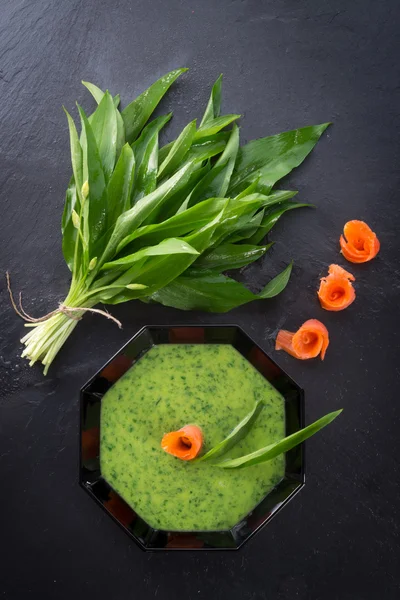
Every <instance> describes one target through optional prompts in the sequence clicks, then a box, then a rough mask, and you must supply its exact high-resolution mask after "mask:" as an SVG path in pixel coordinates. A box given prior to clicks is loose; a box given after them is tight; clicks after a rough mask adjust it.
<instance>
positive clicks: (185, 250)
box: [102, 238, 199, 270]
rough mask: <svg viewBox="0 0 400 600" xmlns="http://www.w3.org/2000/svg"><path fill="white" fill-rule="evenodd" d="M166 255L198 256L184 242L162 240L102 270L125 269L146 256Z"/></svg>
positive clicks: (172, 239) (171, 239) (107, 264)
mask: <svg viewBox="0 0 400 600" xmlns="http://www.w3.org/2000/svg"><path fill="white" fill-rule="evenodd" d="M167 254H168V255H170V254H196V255H198V254H199V253H198V252H197V250H195V248H193V247H192V246H191V245H190V244H188V243H187V242H185V241H184V240H178V239H177V238H169V239H166V240H164V241H163V242H161V243H160V244H158V245H157V246H149V247H147V248H143V249H142V250H138V251H137V252H134V253H133V254H129V255H128V256H124V257H123V258H119V259H117V260H114V261H112V262H108V263H106V264H105V265H103V267H102V270H105V269H115V268H121V267H127V266H130V265H132V264H133V263H135V262H138V261H139V260H142V258H147V257H148V256H164V255H167Z"/></svg>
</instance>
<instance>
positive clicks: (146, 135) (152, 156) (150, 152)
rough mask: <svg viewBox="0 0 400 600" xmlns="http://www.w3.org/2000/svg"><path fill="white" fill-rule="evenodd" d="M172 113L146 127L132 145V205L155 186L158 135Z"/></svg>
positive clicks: (158, 118)
mask: <svg viewBox="0 0 400 600" xmlns="http://www.w3.org/2000/svg"><path fill="white" fill-rule="evenodd" d="M171 116H172V113H169V114H168V115H164V116H161V117H157V118H156V119H154V120H153V121H151V122H150V123H148V124H147V125H146V127H145V128H144V129H143V131H142V133H141V135H140V136H139V138H138V139H137V140H136V142H134V143H133V144H132V150H133V151H134V153H135V159H136V164H137V169H136V176H135V185H134V187H133V193H132V205H133V204H135V202H137V201H138V200H140V198H143V196H147V195H148V194H150V193H151V192H153V191H154V190H155V188H156V185H157V173H158V134H159V132H160V130H161V129H162V128H163V127H164V126H165V125H166V123H168V121H169V120H170V118H171Z"/></svg>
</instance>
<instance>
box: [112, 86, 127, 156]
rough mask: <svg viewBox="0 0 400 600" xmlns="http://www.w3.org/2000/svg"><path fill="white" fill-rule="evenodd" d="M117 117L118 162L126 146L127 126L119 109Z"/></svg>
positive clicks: (116, 112)
mask: <svg viewBox="0 0 400 600" xmlns="http://www.w3.org/2000/svg"><path fill="white" fill-rule="evenodd" d="M114 100H115V97H114ZM114 106H115V102H114ZM115 117H116V119H117V141H116V151H115V158H116V160H118V158H119V155H120V154H121V150H122V147H123V146H124V144H125V125H124V122H123V120H122V116H121V113H120V112H119V110H118V109H117V108H116V109H115Z"/></svg>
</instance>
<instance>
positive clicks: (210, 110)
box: [200, 75, 222, 127]
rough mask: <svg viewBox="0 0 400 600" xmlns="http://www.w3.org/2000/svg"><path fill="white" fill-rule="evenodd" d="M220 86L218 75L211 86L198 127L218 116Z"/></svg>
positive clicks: (220, 77) (220, 80)
mask: <svg viewBox="0 0 400 600" xmlns="http://www.w3.org/2000/svg"><path fill="white" fill-rule="evenodd" d="M221 88H222V75H220V76H219V77H218V79H217V81H216V82H215V83H214V85H213V87H212V90H211V95H210V99H209V100H208V104H207V107H206V110H205V112H204V115H203V118H202V120H201V123H200V127H202V126H203V125H205V124H206V123H208V122H209V121H212V120H213V119H216V118H217V117H219V113H220V111H221Z"/></svg>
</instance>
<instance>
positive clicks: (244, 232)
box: [225, 208, 265, 244]
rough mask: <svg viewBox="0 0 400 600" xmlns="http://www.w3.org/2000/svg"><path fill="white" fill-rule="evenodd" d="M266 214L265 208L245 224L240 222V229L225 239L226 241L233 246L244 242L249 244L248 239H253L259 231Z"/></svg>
mask: <svg viewBox="0 0 400 600" xmlns="http://www.w3.org/2000/svg"><path fill="white" fill-rule="evenodd" d="M264 213H265V209H264V208H263V209H262V210H260V211H259V212H257V213H256V214H255V215H254V216H253V217H252V218H251V219H249V220H248V221H247V222H245V223H244V224H243V223H240V221H239V222H238V224H237V226H238V227H240V229H238V228H237V229H236V230H235V231H234V232H233V233H232V234H231V235H229V236H228V237H226V238H225V241H226V242H229V243H231V244H233V243H235V242H242V241H243V240H246V242H247V241H248V238H251V237H252V236H253V235H254V234H255V233H256V232H257V231H258V229H259V227H260V225H261V223H262V220H263V218H264Z"/></svg>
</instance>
